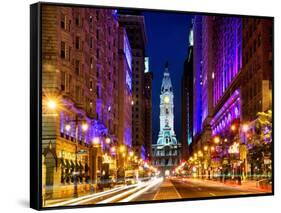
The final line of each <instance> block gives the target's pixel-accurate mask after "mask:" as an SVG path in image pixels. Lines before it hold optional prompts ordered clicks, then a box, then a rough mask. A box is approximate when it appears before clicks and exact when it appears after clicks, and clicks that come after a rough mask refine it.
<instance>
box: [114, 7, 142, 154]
mask: <svg viewBox="0 0 281 213" xmlns="http://www.w3.org/2000/svg"><path fill="white" fill-rule="evenodd" d="M118 21H119V23H120V25H121V26H123V27H124V28H125V29H126V32H127V35H128V38H129V42H130V45H131V49H132V58H133V59H132V90H133V93H132V95H133V100H132V105H133V116H132V123H133V141H132V143H133V147H134V151H135V153H136V155H138V157H141V158H143V159H145V158H146V156H145V153H146V150H145V144H144V141H145V131H146V130H145V98H144V88H145V83H144V70H145V65H144V58H145V45H146V42H147V38H146V34H145V21H144V16H143V15H142V14H141V13H140V12H130V11H126V14H125V13H124V14H123V13H122V12H120V13H119V14H118Z"/></svg>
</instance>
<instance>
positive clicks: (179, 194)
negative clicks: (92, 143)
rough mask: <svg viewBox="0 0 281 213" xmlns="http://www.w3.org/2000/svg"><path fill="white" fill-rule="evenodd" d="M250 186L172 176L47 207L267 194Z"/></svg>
mask: <svg viewBox="0 0 281 213" xmlns="http://www.w3.org/2000/svg"><path fill="white" fill-rule="evenodd" d="M268 192H270V190H268V189H261V188H258V187H256V186H255V185H253V184H251V183H247V182H246V183H244V184H243V185H234V184H224V183H220V182H218V181H209V180H201V179H193V178H182V177H171V178H166V179H163V178H154V179H153V180H150V181H147V182H141V183H138V184H133V185H128V186H119V187H116V188H113V189H110V190H106V191H104V192H99V193H94V194H90V195H85V196H81V197H79V198H73V199H66V200H64V201H55V200H54V201H49V202H48V204H47V206H49V207H55V206H74V205H85V204H106V203H118V202H132V201H133V202H138V201H147V200H173V199H181V198H185V199H188V198H191V199H192V198H206V197H215V196H219V197H220V196H239V195H247V194H261V193H268Z"/></svg>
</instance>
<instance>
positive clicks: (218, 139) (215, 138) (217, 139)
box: [214, 136, 220, 144]
mask: <svg viewBox="0 0 281 213" xmlns="http://www.w3.org/2000/svg"><path fill="white" fill-rule="evenodd" d="M214 142H215V144H218V143H219V142H220V138H219V136H216V137H214Z"/></svg>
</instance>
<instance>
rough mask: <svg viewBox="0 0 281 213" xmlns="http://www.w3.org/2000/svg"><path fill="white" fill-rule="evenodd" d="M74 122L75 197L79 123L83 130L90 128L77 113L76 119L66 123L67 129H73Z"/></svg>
mask: <svg viewBox="0 0 281 213" xmlns="http://www.w3.org/2000/svg"><path fill="white" fill-rule="evenodd" d="M71 122H74V124H75V171H74V173H73V176H74V191H73V197H78V186H77V184H78V183H77V182H78V181H77V179H78V170H77V169H78V168H77V165H78V164H77V158H78V141H79V135H78V132H79V123H81V129H82V132H86V131H87V130H88V128H89V126H88V124H87V122H86V121H85V120H84V119H79V117H78V115H76V117H75V119H74V120H70V121H68V124H66V125H65V130H66V131H68V132H69V131H70V130H71V125H70V123H71Z"/></svg>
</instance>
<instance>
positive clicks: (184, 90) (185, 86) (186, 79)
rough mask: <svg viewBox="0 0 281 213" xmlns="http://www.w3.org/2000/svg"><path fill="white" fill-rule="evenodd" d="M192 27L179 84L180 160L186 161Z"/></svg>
mask: <svg viewBox="0 0 281 213" xmlns="http://www.w3.org/2000/svg"><path fill="white" fill-rule="evenodd" d="M192 82H193V25H191V27H190V31H189V46H188V52H187V57H186V60H185V62H184V70H183V75H182V82H181V96H182V99H181V101H182V103H181V104H182V106H181V119H182V120H181V121H182V124H181V145H182V158H183V159H185V160H187V158H188V152H189V145H190V144H191V143H192V126H193V123H192V122H193V83H192Z"/></svg>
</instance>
